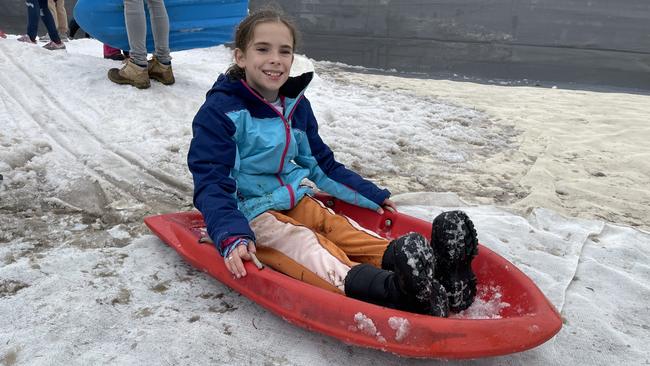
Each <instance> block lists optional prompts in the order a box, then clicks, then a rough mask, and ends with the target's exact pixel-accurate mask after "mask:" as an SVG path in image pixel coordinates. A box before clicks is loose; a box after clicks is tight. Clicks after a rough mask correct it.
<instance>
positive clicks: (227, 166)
mask: <svg viewBox="0 0 650 366" xmlns="http://www.w3.org/2000/svg"><path fill="white" fill-rule="evenodd" d="M235 131H236V129H235V125H234V123H233V122H232V121H231V120H230V119H229V118H228V117H227V116H226V115H225V114H224V113H223V112H221V111H219V110H217V108H215V107H214V106H210V105H209V101H206V103H205V104H203V106H202V107H201V108H200V109H199V111H198V112H197V114H196V116H195V117H194V121H193V122H192V132H193V138H192V142H191V143H190V148H189V152H188V155H187V164H188V167H189V169H190V172H191V173H192V177H193V178H194V206H195V207H196V208H197V209H198V210H199V211H201V213H202V214H203V218H204V220H205V224H206V226H207V230H208V234H209V235H210V237H211V238H212V240H213V241H214V243H215V245H216V246H217V249H218V250H219V253H221V254H222V255H223V248H222V245H221V244H222V242H224V240H225V239H227V238H229V237H233V236H244V237H249V238H250V239H252V240H255V236H254V234H253V231H252V230H251V228H250V226H249V224H248V220H247V219H246V218H245V217H244V215H243V214H242V213H241V211H239V209H238V208H237V183H236V181H235V179H233V177H232V170H233V168H234V167H235V164H236V159H237V146H236V143H235V140H234V138H233V136H234V134H235Z"/></svg>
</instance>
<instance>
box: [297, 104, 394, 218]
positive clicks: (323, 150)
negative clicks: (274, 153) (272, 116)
mask: <svg viewBox="0 0 650 366" xmlns="http://www.w3.org/2000/svg"><path fill="white" fill-rule="evenodd" d="M302 103H306V113H305V117H306V118H307V121H306V122H307V123H306V128H305V134H306V140H307V141H302V142H301V144H302V145H303V146H302V147H299V154H300V155H301V156H300V157H299V158H298V159H296V162H297V163H298V164H300V165H302V166H304V167H307V168H309V169H310V177H309V179H310V180H312V181H313V182H314V183H316V185H317V186H318V187H319V188H321V189H323V190H325V191H326V192H327V193H330V194H332V195H334V196H336V197H338V198H341V199H343V200H345V201H347V202H350V203H353V204H357V205H359V206H362V207H367V208H370V209H376V208H377V207H379V206H380V205H381V204H382V203H383V202H384V200H385V199H386V198H388V197H390V191H388V190H387V189H381V188H379V187H377V185H375V184H374V183H372V182H371V181H369V180H366V179H364V178H362V177H361V176H360V175H359V174H357V173H355V172H353V171H351V170H350V169H348V168H346V167H345V165H343V164H341V163H339V162H338V161H336V159H335V158H334V153H333V152H332V150H331V149H330V148H329V146H327V144H325V143H324V142H323V140H322V139H321V137H320V135H319V134H318V123H317V122H316V117H315V116H314V113H313V111H312V109H311V105H309V101H308V100H307V99H306V98H305V99H304V100H303V101H302ZM305 145H306V146H305ZM358 195H361V196H362V197H358ZM364 198H365V199H364ZM366 200H369V201H370V202H364V201H366Z"/></svg>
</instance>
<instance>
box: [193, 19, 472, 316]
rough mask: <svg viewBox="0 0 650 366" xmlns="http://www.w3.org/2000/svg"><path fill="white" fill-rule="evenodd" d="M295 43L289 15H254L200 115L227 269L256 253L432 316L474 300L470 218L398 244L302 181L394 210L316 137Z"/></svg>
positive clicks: (197, 133)
mask: <svg viewBox="0 0 650 366" xmlns="http://www.w3.org/2000/svg"><path fill="white" fill-rule="evenodd" d="M295 44H296V29H295V27H294V26H293V25H292V23H290V22H289V21H288V20H287V19H285V18H284V17H283V15H282V14H280V13H278V12H276V11H273V10H265V11H260V12H257V13H254V14H251V15H249V16H248V17H247V18H245V19H244V20H243V21H242V22H241V23H240V25H239V26H238V28H237V31H236V35H235V46H236V49H235V51H234V59H235V64H233V65H232V66H231V67H230V68H229V69H228V70H227V72H226V74H225V75H220V76H219V78H218V79H217V81H216V83H215V84H214V86H213V87H212V89H211V90H210V91H208V93H207V96H206V101H205V103H204V104H203V106H202V107H201V108H200V109H199V111H198V113H197V114H196V116H195V118H194V121H193V134H194V136H193V139H192V142H191V145H190V150H189V153H188V165H189V169H190V171H191V172H192V175H193V178H194V205H195V206H196V207H197V208H198V209H199V210H200V211H201V213H202V214H203V217H204V219H205V222H206V225H207V230H208V234H209V235H210V237H211V238H212V239H213V240H214V242H215V244H216V246H217V249H218V250H219V252H220V253H221V255H222V256H223V257H224V261H225V265H226V267H227V268H228V270H229V271H230V272H231V273H232V274H233V275H234V276H235V277H236V278H241V277H242V276H246V270H245V268H244V265H243V262H244V261H247V260H251V254H255V255H257V256H258V257H259V259H260V260H261V261H262V262H264V263H266V264H267V265H269V266H271V267H272V268H274V269H276V270H278V271H280V272H283V273H285V274H287V275H289V276H292V277H294V278H297V279H300V280H302V281H305V282H308V283H311V284H313V285H315V286H318V287H321V288H324V289H327V290H331V291H334V292H338V293H342V294H346V295H347V296H350V297H354V298H357V299H360V300H364V301H368V302H372V303H375V304H379V305H383V306H388V307H392V308H397V309H401V310H407V311H413V312H417V313H422V314H430V315H435V316H447V313H448V309H449V308H451V310H461V309H464V308H466V307H468V306H469V305H470V304H471V303H472V300H473V297H474V294H475V293H476V277H475V276H474V273H473V272H472V270H471V260H472V258H473V257H474V256H475V255H476V253H477V249H476V248H477V243H478V242H477V239H476V232H475V231H474V227H473V224H472V222H471V221H470V220H469V218H467V216H466V215H465V214H463V213H461V212H449V213H445V214H442V215H440V216H439V217H437V218H436V219H435V220H434V229H433V240H432V243H431V245H429V243H428V242H427V240H426V239H425V238H424V237H423V236H422V235H420V234H416V233H410V234H408V235H405V236H403V237H400V238H398V239H395V240H393V241H392V242H390V243H389V242H388V240H386V239H384V238H381V237H380V236H379V235H377V234H375V233H373V232H370V231H368V230H365V229H363V228H362V227H360V226H359V225H358V224H357V223H356V222H354V221H352V220H351V219H349V218H346V217H344V216H339V215H336V214H334V213H333V212H332V211H331V210H329V209H328V208H326V207H324V206H323V205H322V204H321V203H320V202H319V201H318V200H316V199H314V198H312V197H311V195H312V190H311V189H310V188H309V187H307V186H306V185H304V184H302V183H303V180H304V179H309V180H310V181H312V182H313V183H315V184H316V185H317V186H318V187H319V188H320V189H321V190H323V191H326V192H327V193H329V194H331V195H334V196H336V197H338V198H340V199H342V200H345V201H347V202H350V203H353V204H356V205H358V206H361V207H365V208H369V209H372V210H376V211H377V212H379V213H383V208H382V207H384V208H387V209H389V210H395V204H394V203H393V202H392V201H391V200H390V199H389V196H390V192H389V191H388V190H386V189H380V188H378V187H377V186H376V185H375V184H373V183H372V182H370V181H367V180H365V179H363V178H362V177H360V176H359V175H358V174H356V173H354V172H352V171H350V170H348V169H347V168H346V167H345V166H343V165H342V164H340V163H339V162H337V161H336V160H335V159H334V155H333V153H332V151H331V150H330V149H329V147H328V146H327V145H326V144H325V143H324V142H323V141H322V139H321V138H320V136H319V135H318V125H317V123H316V119H315V117H314V114H313V112H312V110H311V106H310V103H309V101H308V100H307V98H306V97H305V96H304V92H305V88H306V87H307V85H308V84H309V82H310V81H311V79H312V76H313V74H312V73H306V74H303V75H301V76H298V77H289V71H290V69H291V65H292V63H293V57H294V49H295ZM436 263H437V264H436ZM450 301H451V303H450Z"/></svg>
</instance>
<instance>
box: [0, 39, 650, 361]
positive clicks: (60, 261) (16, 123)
mask: <svg viewBox="0 0 650 366" xmlns="http://www.w3.org/2000/svg"><path fill="white" fill-rule="evenodd" d="M14 38H15V37H11V36H10V38H9V39H6V40H2V39H0V96H1V103H0V174H2V175H3V177H4V180H3V183H2V186H0V313H1V314H2V315H3V316H2V317H0V363H2V364H3V365H53V364H69V365H73V364H74V365H88V364H173V365H199V364H227V365H240V364H255V365H306V364H309V365H331V364H335V365H339V364H340V365H347V364H358V365H376V364H381V365H398V364H399V365H405V364H412V365H416V364H417V365H420V364H423V365H434V364H438V363H441V361H438V360H409V359H402V358H399V357H396V356H394V355H391V354H386V353H382V352H380V351H374V350H367V349H362V348H358V347H353V346H347V345H344V344H342V343H340V342H339V341H337V340H335V339H332V338H329V337H325V336H321V335H318V334H314V333H311V332H308V331H305V330H303V329H300V328H297V327H295V326H292V325H290V324H288V323H286V322H284V321H283V320H282V319H280V318H278V317H276V316H274V315H272V314H270V313H268V312H267V311H266V310H264V309H262V308H260V307H259V306H257V305H256V304H254V303H252V302H251V301H249V300H248V299H246V298H243V297H241V296H240V295H238V294H237V293H235V292H232V291H231V290H229V289H228V288H227V287H225V286H224V285H222V284H220V283H219V282H217V281H216V280H214V279H212V278H211V277H209V276H207V275H205V274H203V273H199V272H197V271H195V270H193V269H192V268H191V267H190V266H189V265H187V264H186V263H184V262H183V261H182V260H181V259H180V257H179V256H178V255H177V254H176V253H175V252H174V251H173V250H172V249H170V248H168V247H167V246H166V245H164V244H162V243H161V242H160V241H159V240H158V239H157V238H156V237H154V236H152V235H150V233H149V231H148V230H147V229H146V227H145V226H144V225H143V224H142V218H143V217H144V216H145V215H149V214H155V213H162V212H173V211H179V210H188V209H191V187H192V182H191V177H190V175H189V173H188V172H187V168H186V163H185V157H186V153H187V148H188V144H189V141H190V138H191V134H192V132H191V120H192V117H193V116H194V114H195V112H196V110H197V109H198V108H199V106H200V105H201V103H202V102H203V98H204V95H205V92H206V91H207V90H208V89H209V87H210V86H211V85H212V83H213V82H214V80H215V79H216V77H217V75H218V74H219V72H221V71H223V70H224V69H225V68H226V67H227V65H228V64H229V62H230V53H229V51H228V49H226V48H224V47H215V48H210V49H203V50H193V51H187V52H180V53H176V54H174V55H173V56H174V70H175V74H176V78H177V83H176V84H175V85H173V86H172V87H165V86H163V85H161V84H158V83H156V82H153V83H152V87H151V88H150V89H148V90H137V89H135V88H132V87H129V86H118V85H114V84H112V83H111V82H110V81H108V79H107V78H106V71H107V70H108V69H109V68H111V67H119V66H120V64H119V63H116V62H114V61H109V60H104V59H102V58H101V44H100V43H98V42H96V41H94V40H75V41H72V42H69V43H68V44H67V46H68V50H67V52H50V51H46V50H43V49H41V48H40V47H34V46H31V45H25V44H21V43H18V42H15V41H14ZM327 65H328V64H327V63H315V64H314V63H312V62H311V61H310V60H307V59H305V58H303V57H298V58H297V60H296V63H295V66H294V73H300V72H304V71H307V70H312V69H314V66H315V67H316V69H317V70H318V76H317V77H316V79H315V80H314V82H313V83H312V85H311V87H310V89H309V91H308V93H307V95H308V97H309V98H310V99H311V101H312V105H313V107H314V109H315V113H316V115H317V118H318V119H319V122H320V131H321V134H322V136H323V138H324V139H325V141H326V142H328V143H329V144H330V146H331V147H332V149H333V150H334V151H335V152H336V156H337V158H338V159H339V160H340V161H342V162H343V163H345V164H346V165H348V166H350V167H352V168H353V169H355V170H357V171H359V172H360V173H361V174H363V175H365V176H367V177H369V178H371V179H373V180H375V181H377V182H378V183H379V184H382V185H384V186H386V187H388V188H390V189H392V190H393V191H395V192H396V193H403V194H399V195H397V196H395V200H396V201H397V202H398V204H399V207H400V209H401V210H402V211H404V212H407V213H410V214H413V215H415V216H418V217H422V218H426V219H430V218H432V217H434V216H435V215H436V214H437V213H439V212H440V211H441V210H443V209H449V208H457V207H462V208H463V209H464V210H466V211H467V212H468V213H469V214H470V216H471V217H472V218H473V219H474V221H475V223H476V226H477V229H478V231H479V238H480V240H481V242H482V243H483V244H484V245H486V246H488V247H490V248H492V249H494V250H496V251H497V252H498V253H500V254H501V255H503V256H504V257H505V258H507V259H508V260H510V261H511V262H513V263H514V264H515V265H517V266H518V267H519V268H521V269H522V270H523V271H524V272H526V273H527V274H528V275H529V276H530V277H531V278H532V279H533V280H534V281H535V282H536V283H537V284H538V286H539V287H540V288H541V289H542V291H543V292H544V293H545V294H546V295H547V297H548V298H549V299H550V300H551V302H552V303H553V304H554V305H555V306H556V307H557V308H558V310H560V312H561V313H562V316H563V319H564V327H563V329H562V330H561V332H560V333H559V334H558V335H557V336H556V337H555V338H553V339H552V340H550V341H549V342H547V343H546V344H544V345H542V346H540V347H538V348H536V349H533V350H530V351H527V352H523V353H520V354H514V355H509V356H504V357H497V358H489V359H482V360H476V361H461V362H453V363H454V364H456V363H457V364H481V365H497V364H498V365H502V364H509V365H519V364H529V365H549V364H555V365H565V364H581V365H612V364H617V365H645V364H650V350H649V349H648V347H647V344H648V343H649V342H650V329H649V327H650V309H649V305H648V303H647V299H648V298H650V288H649V287H648V283H650V265H649V263H650V249H649V248H650V246H649V244H650V234H648V233H646V232H644V231H640V230H637V229H634V228H630V227H627V226H622V225H617V224H615V223H611V222H609V223H607V222H603V221H596V220H587V219H576V218H570V217H564V216H561V215H559V214H558V213H556V212H554V211H551V210H549V209H547V208H545V207H544V205H540V206H541V207H539V208H534V209H532V210H530V213H529V214H523V215H522V214H515V213H512V211H510V210H506V209H504V208H502V207H497V206H495V205H472V204H466V203H464V202H463V201H461V200H460V199H459V198H458V196H457V195H456V194H454V193H448V194H444V193H413V192H411V193H406V191H412V190H415V189H418V190H438V191H441V190H443V191H447V190H448V191H451V192H456V193H459V194H461V195H462V196H463V198H464V199H466V200H467V201H468V202H472V201H471V198H472V197H468V196H467V193H468V192H469V191H467V190H465V191H461V192H459V191H455V190H454V185H453V184H451V183H450V182H452V183H453V182H454V181H453V180H452V179H453V178H452V177H454V176H459V177H464V178H465V179H466V180H471V179H472V177H473V174H474V173H475V172H477V171H480V170H481V166H482V164H484V163H485V162H486V161H489V160H490V159H492V158H493V157H494V156H496V155H498V154H503V153H506V152H508V151H512V150H514V149H517V146H518V143H519V142H520V141H521V140H520V139H519V138H518V136H519V134H520V131H519V130H518V127H517V125H515V124H514V122H513V123H508V122H507V121H501V120H497V119H496V118H494V117H493V116H491V115H490V114H489V113H486V112H484V111H481V110H478V109H473V108H471V107H467V106H463V105H462V104H454V103H449V102H444V101H441V100H439V99H434V98H429V97H426V96H422V95H421V94H418V93H415V92H411V91H409V90H408V89H404V88H400V87H399V85H392V84H391V83H394V81H392V80H389V79H388V78H385V79H383V80H384V81H383V82H382V83H383V84H378V83H377V82H376V81H373V82H368V83H366V84H364V83H359V82H355V83H351V82H347V81H346V80H343V79H342V78H341V77H340V74H337V75H331V74H328V71H327V70H328V68H327ZM364 77H368V78H369V76H367V75H363V74H358V75H354V78H355V79H357V81H358V80H363V78H364ZM376 78H377V77H376V76H373V80H376ZM387 85H388V86H391V85H392V87H390V88H387V87H386V86H387ZM463 87H464V88H470V89H471V88H472V87H471V85H470V86H467V83H465V84H464V86H463ZM501 88H502V89H501V90H500V92H501V93H504V94H507V93H509V90H510V89H513V88H512V87H506V86H504V87H501ZM476 90H480V89H479V88H478V87H477V88H476ZM537 92H538V91H535V93H537ZM549 92H550V90H549ZM531 93H532V92H531ZM482 97H484V98H486V99H489V98H490V95H488V94H485V95H483V96H482ZM548 103H549V108H550V109H552V108H553V107H554V106H553V105H552V103H553V101H552V100H549V101H548ZM523 117H525V116H522V118H523ZM567 123H569V122H567ZM497 173H498V172H495V175H497ZM493 184H494V190H493V191H494V192H495V193H494V196H493V199H494V200H493V201H492V202H503V200H501V199H500V197H501V198H502V195H503V194H512V195H513V196H525V195H526V192H523V191H522V188H521V187H519V186H517V185H516V184H515V183H513V182H511V181H509V180H508V179H507V176H498V177H495V181H494V182H493ZM489 188H490V187H487V188H486V189H485V190H484V192H485V191H487V192H489V191H490V189H489ZM503 192H506V193H503ZM483 201H484V199H482V200H481V202H483ZM506 201H507V200H506ZM517 212H519V211H517ZM350 321H351V322H354V319H350Z"/></svg>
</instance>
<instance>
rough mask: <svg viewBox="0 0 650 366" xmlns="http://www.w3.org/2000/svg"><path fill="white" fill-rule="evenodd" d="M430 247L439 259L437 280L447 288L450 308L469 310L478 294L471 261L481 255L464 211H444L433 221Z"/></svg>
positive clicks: (471, 223)
mask: <svg viewBox="0 0 650 366" xmlns="http://www.w3.org/2000/svg"><path fill="white" fill-rule="evenodd" d="M431 246H432V247H433V251H434V253H435V257H436V268H435V270H436V272H435V278H436V279H437V280H438V281H440V283H441V284H442V285H443V286H444V287H445V289H447V295H448V297H449V308H450V309H451V310H452V311H454V312H458V311H461V310H465V309H467V308H468V307H469V306H470V305H472V302H474V296H475V295H476V275H475V274H474V272H473V271H472V260H473V259H474V257H476V255H477V254H478V238H477V236H476V229H474V223H473V222H472V220H470V218H469V217H468V216H467V214H465V213H464V212H462V211H449V212H443V213H441V214H440V215H438V216H437V217H436V218H435V219H434V220H433V225H432V228H431Z"/></svg>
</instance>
